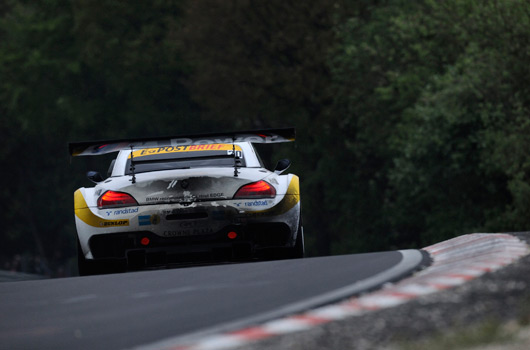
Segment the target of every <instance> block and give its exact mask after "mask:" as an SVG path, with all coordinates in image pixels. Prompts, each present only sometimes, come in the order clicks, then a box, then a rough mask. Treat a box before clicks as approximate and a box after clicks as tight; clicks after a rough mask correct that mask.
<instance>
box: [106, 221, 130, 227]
mask: <svg viewBox="0 0 530 350" xmlns="http://www.w3.org/2000/svg"><path fill="white" fill-rule="evenodd" d="M99 225H100V226H102V227H113V226H129V220H106V221H102V222H100V223H99Z"/></svg>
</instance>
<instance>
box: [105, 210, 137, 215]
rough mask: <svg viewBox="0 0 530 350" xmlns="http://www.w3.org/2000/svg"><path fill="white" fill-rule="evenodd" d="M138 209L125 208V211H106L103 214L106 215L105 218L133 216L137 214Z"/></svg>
mask: <svg viewBox="0 0 530 350" xmlns="http://www.w3.org/2000/svg"><path fill="white" fill-rule="evenodd" d="M138 209H139V208H127V209H116V210H106V211H105V214H106V215H107V216H112V215H126V214H134V213H138Z"/></svg>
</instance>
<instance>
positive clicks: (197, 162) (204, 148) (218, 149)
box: [125, 144, 245, 175]
mask: <svg viewBox="0 0 530 350" xmlns="http://www.w3.org/2000/svg"><path fill="white" fill-rule="evenodd" d="M234 149H235V155H234ZM131 155H132V156H131ZM131 161H132V163H133V164H134V172H135V173H145V172H150V171H160V170H172V169H191V168H204V167H233V166H234V165H237V166H238V167H245V159H244V157H243V151H242V150H241V147H239V146H237V145H236V146H235V147H234V145H232V144H210V145H190V146H167V147H156V148H144V149H140V150H136V151H133V152H132V154H129V157H128V159H127V164H126V168H125V174H126V175H130V174H132V169H131Z"/></svg>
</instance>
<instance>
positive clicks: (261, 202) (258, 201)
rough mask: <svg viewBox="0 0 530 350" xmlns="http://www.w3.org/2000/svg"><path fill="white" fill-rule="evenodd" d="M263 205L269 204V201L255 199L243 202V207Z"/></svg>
mask: <svg viewBox="0 0 530 350" xmlns="http://www.w3.org/2000/svg"><path fill="white" fill-rule="evenodd" d="M264 205H269V201H267V200H257V201H253V202H245V207H261V206H264Z"/></svg>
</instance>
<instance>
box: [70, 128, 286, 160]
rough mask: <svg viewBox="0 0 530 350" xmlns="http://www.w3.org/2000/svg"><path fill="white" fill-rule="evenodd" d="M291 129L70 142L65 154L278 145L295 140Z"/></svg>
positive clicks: (81, 154)
mask: <svg viewBox="0 0 530 350" xmlns="http://www.w3.org/2000/svg"><path fill="white" fill-rule="evenodd" d="M295 136H296V131H295V128H283V129H266V130H251V131H235V132H222V133H210V134H197V135H180V136H167V137H150V138H137V139H121V140H102V141H87V142H71V143H69V144H68V151H69V153H70V155H71V156H74V157H75V156H97V155H101V154H107V153H112V152H118V151H121V150H122V149H127V148H131V147H132V148H134V149H138V148H152V147H167V146H174V147H176V146H187V145H207V144H212V143H233V142H252V143H279V142H292V141H294V140H295Z"/></svg>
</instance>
